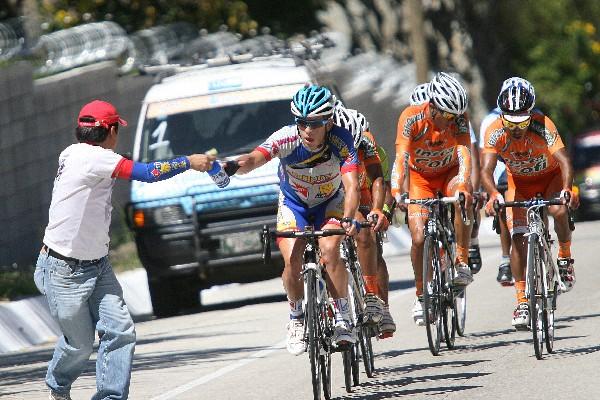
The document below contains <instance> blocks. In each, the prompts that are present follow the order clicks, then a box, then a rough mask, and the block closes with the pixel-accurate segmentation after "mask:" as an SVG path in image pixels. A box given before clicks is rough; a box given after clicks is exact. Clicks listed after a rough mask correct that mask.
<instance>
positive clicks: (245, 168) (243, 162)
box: [236, 150, 267, 175]
mask: <svg viewBox="0 0 600 400" xmlns="http://www.w3.org/2000/svg"><path fill="white" fill-rule="evenodd" d="M236 161H237V162H238V164H239V165H240V168H239V169H238V170H237V172H236V173H238V174H240V175H243V174H247V173H248V172H250V171H252V170H254V169H256V168H258V167H261V166H263V165H265V164H266V163H267V159H266V158H265V156H264V154H263V153H261V152H260V151H258V150H254V151H252V152H250V153H248V154H243V155H241V156H239V157H238V158H237V160H236Z"/></svg>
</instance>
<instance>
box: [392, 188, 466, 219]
mask: <svg viewBox="0 0 600 400" xmlns="http://www.w3.org/2000/svg"><path fill="white" fill-rule="evenodd" d="M401 201H402V200H401ZM403 203H404V204H419V205H423V206H429V207H431V206H434V205H436V204H440V203H443V204H453V203H459V205H460V214H461V217H462V221H463V223H464V224H465V225H470V224H471V221H470V220H469V219H468V218H467V211H466V209H465V194H464V193H463V192H459V193H458V196H452V197H435V198H428V199H404V200H403Z"/></svg>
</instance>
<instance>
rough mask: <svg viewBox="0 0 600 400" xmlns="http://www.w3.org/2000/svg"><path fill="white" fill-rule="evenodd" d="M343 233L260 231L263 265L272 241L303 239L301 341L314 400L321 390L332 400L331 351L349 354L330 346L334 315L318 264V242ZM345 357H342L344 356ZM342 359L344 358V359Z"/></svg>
mask: <svg viewBox="0 0 600 400" xmlns="http://www.w3.org/2000/svg"><path fill="white" fill-rule="evenodd" d="M345 234H346V231H345V230H344V229H322V230H313V228H312V227H310V226H307V227H306V229H305V230H304V231H275V232H270V231H269V228H268V227H267V226H264V227H263V231H262V244H263V259H264V262H265V263H266V264H270V262H271V239H272V238H277V237H280V238H294V239H304V240H305V241H306V246H305V249H304V258H303V264H302V277H303V281H304V300H303V304H302V305H303V309H304V310H305V311H304V338H305V341H306V342H307V343H308V355H309V360H310V371H311V380H312V387H313V397H314V399H315V400H320V399H321V390H322V391H323V394H324V396H325V399H327V400H330V399H331V355H332V353H333V352H334V351H342V353H345V352H347V351H348V349H346V348H339V347H336V346H335V345H334V343H333V339H332V337H333V331H334V326H335V317H334V315H335V312H334V307H333V302H332V300H331V298H330V296H329V292H328V290H327V283H326V279H325V277H326V271H325V268H324V266H323V265H322V264H321V263H320V252H319V242H318V239H319V238H322V237H327V236H335V235H345ZM343 356H344V355H343ZM344 357H345V356H344Z"/></svg>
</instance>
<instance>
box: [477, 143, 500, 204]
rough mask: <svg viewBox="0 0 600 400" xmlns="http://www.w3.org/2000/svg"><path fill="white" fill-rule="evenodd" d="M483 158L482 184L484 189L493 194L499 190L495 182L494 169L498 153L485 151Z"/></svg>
mask: <svg viewBox="0 0 600 400" xmlns="http://www.w3.org/2000/svg"><path fill="white" fill-rule="evenodd" d="M482 159H483V165H482V166H481V184H482V185H483V189H484V190H485V191H486V192H488V193H489V194H490V195H491V194H492V193H494V192H496V191H497V190H496V185H495V184H494V169H496V163H497V162H498V155H497V154H496V153H483V157H482Z"/></svg>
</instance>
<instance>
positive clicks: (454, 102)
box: [427, 72, 469, 114]
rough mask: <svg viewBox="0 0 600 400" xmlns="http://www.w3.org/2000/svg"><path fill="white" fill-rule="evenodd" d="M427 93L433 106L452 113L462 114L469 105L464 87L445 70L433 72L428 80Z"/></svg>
mask: <svg viewBox="0 0 600 400" xmlns="http://www.w3.org/2000/svg"><path fill="white" fill-rule="evenodd" d="M427 95H428V96H429V101H430V102H431V103H433V105H434V106H436V107H437V108H439V109H440V110H442V111H446V112H449V113H452V114H463V113H464V112H465V111H466V110H467V106H468V105H469V99H468V97H467V91H466V90H465V88H464V87H463V86H462V85H461V84H460V82H458V80H456V79H455V78H453V77H452V76H450V75H448V74H447V73H445V72H438V73H437V74H435V76H434V77H433V79H432V80H431V82H429V86H428V88H427Z"/></svg>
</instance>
